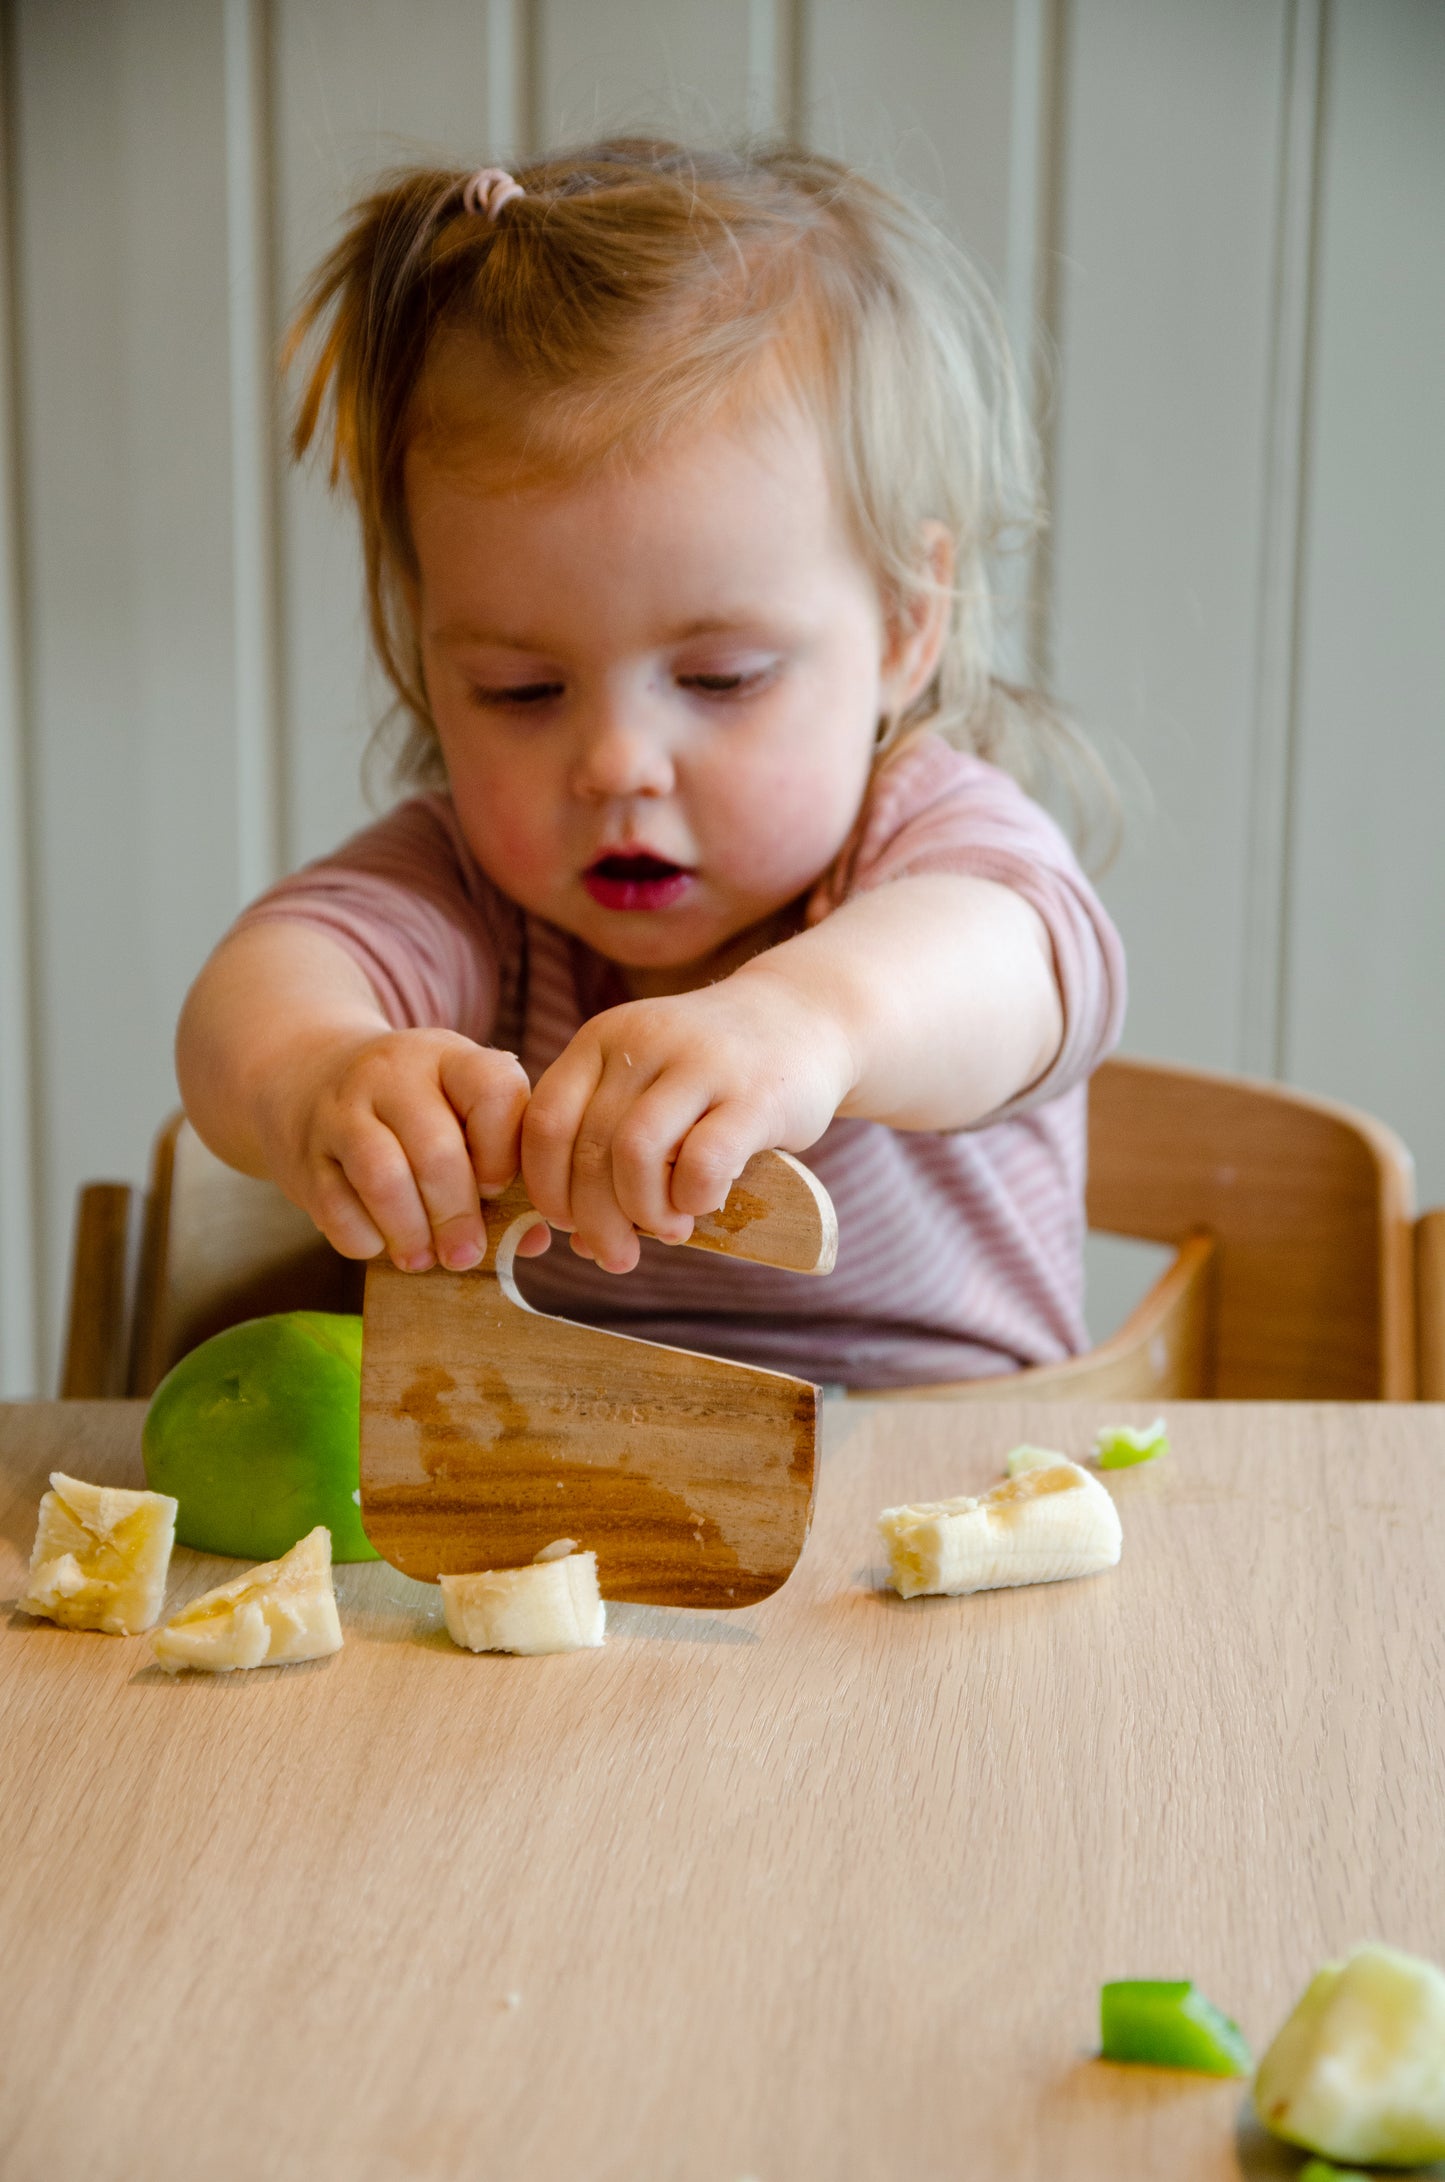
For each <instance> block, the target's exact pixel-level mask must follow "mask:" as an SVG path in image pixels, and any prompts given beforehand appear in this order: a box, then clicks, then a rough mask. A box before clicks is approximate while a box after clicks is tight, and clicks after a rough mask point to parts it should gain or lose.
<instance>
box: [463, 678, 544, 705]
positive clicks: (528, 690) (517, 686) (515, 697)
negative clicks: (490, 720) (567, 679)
mask: <svg viewBox="0 0 1445 2182" xmlns="http://www.w3.org/2000/svg"><path fill="white" fill-rule="evenodd" d="M561 694H562V684H561V683H560V682H518V683H514V684H513V685H512V686H511V687H510V688H509V689H480V688H478V689H473V691H472V703H473V704H475V705H486V706H489V707H499V706H504V705H522V706H526V705H543V704H546V703H548V702H549V700H550V699H552V698H554V697H560V696H561Z"/></svg>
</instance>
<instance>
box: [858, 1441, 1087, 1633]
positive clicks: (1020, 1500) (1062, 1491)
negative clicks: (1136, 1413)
mask: <svg viewBox="0 0 1445 2182" xmlns="http://www.w3.org/2000/svg"><path fill="white" fill-rule="evenodd" d="M878 1528H879V1530H880V1532H881V1533H882V1536H883V1543H884V1544H885V1546H887V1548H888V1559H889V1575H888V1580H889V1582H890V1583H891V1584H892V1586H893V1588H894V1590H895V1591H897V1592H899V1593H900V1594H901V1595H902V1597H904V1598H905V1599H913V1598H917V1597H918V1596H919V1595H920V1593H922V1592H944V1593H946V1594H947V1595H948V1596H949V1597H951V1598H959V1597H962V1596H963V1595H965V1594H966V1593H968V1592H970V1591H996V1590H1001V1589H1003V1588H1004V1587H1005V1586H1007V1585H1010V1584H1024V1583H1055V1582H1057V1581H1059V1579H1060V1578H1062V1577H1066V1576H1092V1575H1093V1574H1094V1573H1095V1572H1096V1571H1097V1570H1098V1569H1101V1568H1112V1567H1113V1566H1114V1564H1115V1562H1116V1561H1117V1560H1118V1558H1119V1553H1120V1550H1121V1547H1122V1544H1123V1535H1124V1534H1123V1531H1122V1529H1121V1528H1120V1524H1119V1514H1118V1510H1117V1509H1116V1508H1115V1506H1114V1503H1113V1501H1112V1500H1111V1499H1110V1498H1109V1495H1108V1493H1107V1492H1106V1491H1105V1490H1104V1487H1103V1486H1102V1485H1101V1484H1100V1483H1099V1481H1098V1479H1097V1478H1096V1477H1090V1475H1089V1473H1088V1471H1087V1470H1082V1469H1080V1467H1079V1465H1078V1463H1076V1462H1066V1461H1065V1460H1064V1459H1063V1458H1062V1457H1060V1458H1059V1459H1058V1460H1056V1461H1054V1462H1051V1463H1048V1464H1045V1465H1040V1466H1038V1467H1035V1468H1033V1469H1027V1470H1023V1471H1021V1472H1020V1474H1019V1475H1018V1476H1016V1477H1010V1478H1006V1479H1005V1480H1004V1481H1003V1483H1002V1484H1001V1485H995V1486H993V1487H992V1489H991V1490H990V1491H988V1492H986V1493H984V1494H983V1495H982V1496H981V1497H980V1498H978V1499H976V1500H975V1499H971V1498H970V1497H969V1496H968V1495H967V1494H960V1496H959V1497H958V1499H956V1500H931V1501H921V1502H919V1503H918V1504H917V1505H916V1506H913V1507H906V1508H885V1509H884V1510H883V1513H882V1514H881V1515H880V1516H879V1518H878Z"/></svg>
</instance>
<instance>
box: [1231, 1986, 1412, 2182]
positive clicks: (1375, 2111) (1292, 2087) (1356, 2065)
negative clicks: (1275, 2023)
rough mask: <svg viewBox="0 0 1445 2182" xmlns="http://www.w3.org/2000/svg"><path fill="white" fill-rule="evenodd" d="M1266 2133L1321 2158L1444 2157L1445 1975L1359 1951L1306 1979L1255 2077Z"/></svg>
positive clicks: (1371, 2161) (1396, 2163)
mask: <svg viewBox="0 0 1445 2182" xmlns="http://www.w3.org/2000/svg"><path fill="white" fill-rule="evenodd" d="M1254 2103H1255V2108H1256V2110H1257V2112H1258V2114H1259V2118H1260V2120H1261V2121H1262V2122H1263V2123H1264V2126H1265V2128H1266V2129H1269V2130H1271V2131H1272V2132H1273V2134H1274V2135H1275V2136H1277V2137H1283V2138H1284V2140H1285V2142H1286V2143H1287V2144H1298V2145H1300V2146H1301V2147H1302V2148H1303V2149H1304V2150H1305V2151H1307V2152H1322V2153H1323V2154H1324V2155H1325V2157H1326V2158H1327V2159H1336V2160H1338V2159H1354V2160H1362V2161H1364V2162H1365V2164H1366V2165H1368V2166H1372V2167H1373V2166H1391V2167H1419V2166H1424V2165H1426V2164H1427V2163H1428V2162H1429V2161H1430V2160H1433V2159H1441V2158H1445V1973H1442V1972H1441V1971H1440V1970H1438V1969H1437V1968H1436V1967H1435V1965H1434V1963H1432V1962H1424V1961H1422V1960H1421V1959H1420V1957H1419V1956H1417V1955H1406V1954H1402V1953H1401V1952H1400V1951H1399V1949H1397V1948H1394V1947H1381V1946H1378V1945H1373V1944H1372V1945H1369V1946H1365V1947H1357V1948H1355V1950H1354V1951H1353V1953H1351V1954H1349V1955H1347V1956H1346V1957H1345V1958H1344V1960H1343V1961H1341V1962H1327V1963H1326V1964H1325V1966H1324V1968H1323V1969H1322V1970H1321V1971H1320V1972H1319V1973H1318V1974H1317V1976H1315V1977H1314V1978H1313V1979H1311V1981H1310V1983H1309V1985H1308V1986H1307V1987H1306V1989H1305V1992H1304V1995H1303V1997H1302V1999H1301V2000H1300V2001H1299V2004H1298V2005H1297V2007H1296V2008H1295V2010H1294V2013H1293V2014H1292V2015H1291V2016H1290V2018H1289V2020H1288V2021H1287V2022H1286V2024H1285V2025H1284V2027H1283V2029H1282V2030H1281V2031H1280V2033H1279V2035H1278V2037H1277V2038H1276V2039H1275V2041H1274V2043H1273V2045H1272V2046H1271V2047H1270V2049H1269V2051H1268V2052H1267V2053H1266V2054H1265V2056H1264V2059H1263V2060H1262V2061H1261V2062H1260V2064H1259V2074H1258V2075H1257V2076H1256V2077H1255V2080H1254Z"/></svg>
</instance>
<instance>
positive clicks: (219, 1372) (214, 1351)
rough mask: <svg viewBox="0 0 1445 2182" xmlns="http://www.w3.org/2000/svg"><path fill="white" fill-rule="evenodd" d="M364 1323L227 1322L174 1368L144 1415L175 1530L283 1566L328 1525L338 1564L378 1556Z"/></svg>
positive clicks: (316, 1318)
mask: <svg viewBox="0 0 1445 2182" xmlns="http://www.w3.org/2000/svg"><path fill="white" fill-rule="evenodd" d="M360 1431H361V1320H360V1319H359V1318H353V1317H348V1316H344V1315H342V1314H340V1313H338V1312H335V1311H283V1312H281V1313H279V1314H277V1315H276V1316H274V1317H271V1318H249V1319H247V1320H245V1322H244V1323H243V1324H242V1325H239V1326H228V1327H227V1329H226V1331H225V1332H224V1333H218V1334H215V1335H214V1336H213V1337H212V1338H211V1340H209V1341H203V1342H202V1343H201V1345H200V1347H199V1348H196V1349H192V1350H191V1352H190V1354H189V1355H188V1356H183V1357H182V1358H181V1360H180V1362H179V1363H178V1364H177V1365H176V1366H175V1367H174V1369H173V1370H171V1371H169V1372H168V1373H167V1374H166V1376H165V1378H164V1379H162V1381H161V1383H160V1385H159V1386H158V1387H157V1388H156V1391H155V1394H154V1395H153V1396H152V1399H151V1405H150V1408H149V1409H148V1410H147V1412H146V1420H145V1430H144V1436H143V1439H142V1450H143V1454H144V1458H145V1473H146V1482H147V1484H148V1485H149V1486H150V1488H151V1490H152V1491H153V1492H160V1493H171V1494H173V1495H174V1497H175V1499H176V1500H177V1501H178V1502H179V1503H180V1512H179V1514H178V1515H177V1517H176V1537H177V1539H178V1541H179V1542H180V1543H181V1544H182V1545H187V1546H196V1547H199V1549H200V1551H201V1552H203V1553H227V1554H231V1555H233V1556H234V1557H235V1558H236V1559H238V1560H246V1561H275V1560H279V1559H280V1557H281V1555H282V1554H283V1553H288V1552H289V1551H290V1549H291V1547H292V1546H294V1545H295V1543H296V1541H297V1539H298V1538H304V1537H305V1536H306V1535H307V1533H308V1531H312V1530H314V1529H315V1528H316V1525H317V1524H318V1523H324V1524H325V1526H326V1528H327V1529H328V1530H329V1531H330V1533H331V1551H332V1557H333V1559H335V1560H338V1561H375V1560H377V1559H379V1558H380V1556H379V1555H378V1553H377V1551H376V1548H375V1547H374V1546H373V1545H372V1544H371V1542H370V1540H369V1539H368V1537H367V1535H366V1532H365V1531H364V1530H363V1529H362V1527H361V1507H360V1454H359V1443H360Z"/></svg>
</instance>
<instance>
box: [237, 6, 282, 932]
mask: <svg viewBox="0 0 1445 2182" xmlns="http://www.w3.org/2000/svg"><path fill="white" fill-rule="evenodd" d="M224 10H225V12H224V51H225V60H224V95H225V115H226V249H227V307H228V311H229V324H228V327H227V345H228V357H229V368H230V377H231V386H230V396H231V401H230V411H231V414H230V439H231V552H232V570H231V587H232V621H233V627H234V631H235V661H236V665H235V690H234V717H235V731H236V867H237V884H238V896H239V899H238V906H239V905H240V903H243V902H247V901H250V900H251V899H252V898H253V897H254V896H255V895H257V894H259V893H261V892H262V891H263V890H264V888H266V887H267V886H269V885H270V884H271V883H272V881H273V880H275V879H277V878H278V877H279V876H280V874H281V870H282V868H283V858H284V855H285V851H286V848H287V846H289V844H287V843H286V842H285V838H284V836H285V823H284V810H285V798H284V796H283V792H282V780H283V775H284V756H283V746H282V734H281V707H280V694H279V689H280V685H279V679H278V637H277V629H278V621H279V601H280V584H279V551H278V539H277V520H278V508H277V490H276V487H277V477H276V471H277V446H276V394H275V354H276V329H275V321H274V280H273V267H272V251H271V228H272V210H271V208H272V199H273V188H272V178H271V158H270V147H271V127H270V121H271V116H270V104H271V102H270V82H269V74H270V71H269V51H270V9H269V5H268V0H224Z"/></svg>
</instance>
